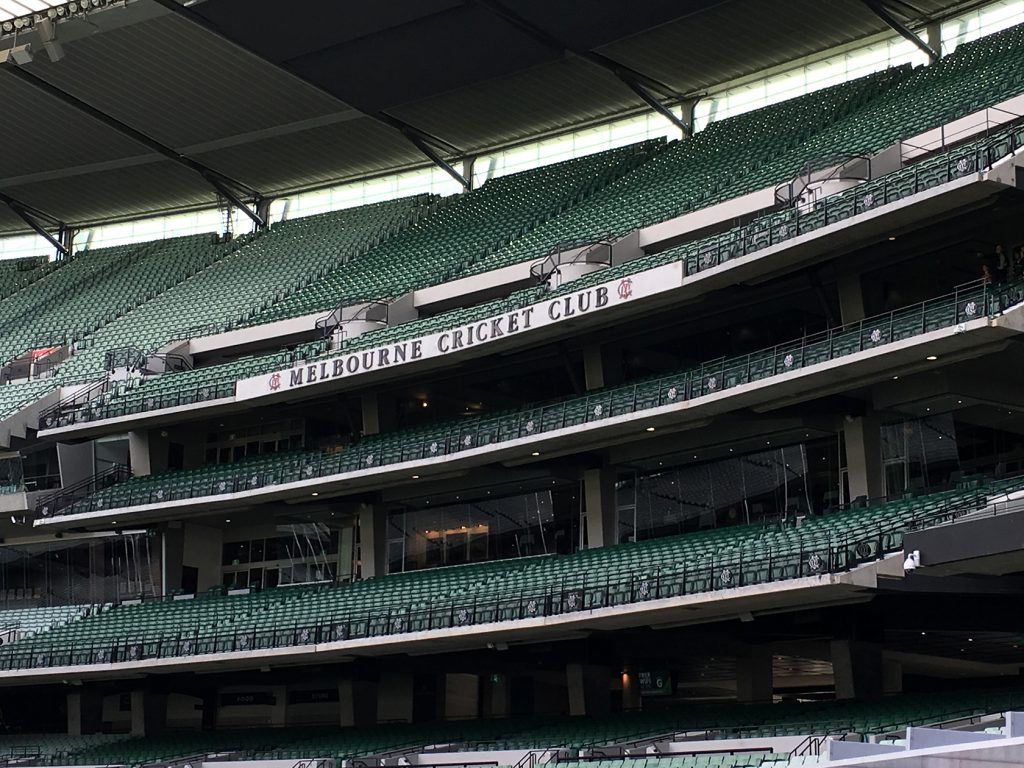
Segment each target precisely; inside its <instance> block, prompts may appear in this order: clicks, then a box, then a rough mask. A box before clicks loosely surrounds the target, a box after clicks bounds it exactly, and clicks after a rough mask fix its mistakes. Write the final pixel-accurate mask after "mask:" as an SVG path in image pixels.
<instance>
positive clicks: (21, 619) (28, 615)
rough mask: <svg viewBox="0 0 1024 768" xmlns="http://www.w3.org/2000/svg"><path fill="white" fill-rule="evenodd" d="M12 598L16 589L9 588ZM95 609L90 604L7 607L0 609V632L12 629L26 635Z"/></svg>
mask: <svg viewBox="0 0 1024 768" xmlns="http://www.w3.org/2000/svg"><path fill="white" fill-rule="evenodd" d="M9 591H10V592H11V593H14V594H12V595H11V597H12V598H14V597H16V596H17V594H16V593H17V590H9ZM95 610H97V608H96V607H95V606H92V605H51V606H39V607H34V608H9V609H3V610H0V632H6V631H8V630H14V631H15V632H16V633H17V635H18V636H19V637H28V636H29V635H34V634H35V633H36V632H40V631H43V630H48V629H53V628H54V627H57V626H60V625H61V624H67V623H69V622H72V621H76V620H78V619H80V618H82V617H83V616H87V615H89V614H90V613H92V612H93V611H95Z"/></svg>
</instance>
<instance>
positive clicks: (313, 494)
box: [309, 491, 320, 496]
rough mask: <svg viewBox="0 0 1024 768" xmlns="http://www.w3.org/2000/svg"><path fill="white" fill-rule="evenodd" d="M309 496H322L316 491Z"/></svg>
mask: <svg viewBox="0 0 1024 768" xmlns="http://www.w3.org/2000/svg"><path fill="white" fill-rule="evenodd" d="M309 495H310V496H319V495H320V494H319V493H317V492H316V491H313V492H312V493H311V494H309Z"/></svg>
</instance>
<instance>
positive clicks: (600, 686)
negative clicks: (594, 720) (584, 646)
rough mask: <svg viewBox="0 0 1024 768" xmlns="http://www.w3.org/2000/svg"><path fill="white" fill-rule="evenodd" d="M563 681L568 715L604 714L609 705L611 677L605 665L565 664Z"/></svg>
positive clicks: (606, 712)
mask: <svg viewBox="0 0 1024 768" xmlns="http://www.w3.org/2000/svg"><path fill="white" fill-rule="evenodd" d="M565 682H566V687H567V688H568V694H569V714H570V715H590V716H599V715H606V714H608V712H609V711H610V709H611V707H610V706H609V704H610V699H611V685H610V682H611V677H610V674H609V671H608V669H607V667H599V666H596V665H594V664H567V665H566V667H565Z"/></svg>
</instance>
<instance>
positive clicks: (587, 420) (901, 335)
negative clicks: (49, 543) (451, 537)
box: [41, 283, 1022, 516]
mask: <svg viewBox="0 0 1024 768" xmlns="http://www.w3.org/2000/svg"><path fill="white" fill-rule="evenodd" d="M1006 297H1009V298H1006ZM1021 300H1022V299H1021V288H1020V286H1003V287H999V288H994V287H992V286H983V285H982V284H980V283H970V284H968V285H966V286H963V287H960V288H958V289H957V290H956V291H955V292H953V293H950V294H947V295H945V296H941V297H938V298H936V299H932V300H929V301H926V302H923V303H921V304H915V305H913V306H911V307H906V308H903V309H899V310H896V311H893V312H889V313H886V314H885V315H881V316H878V317H871V318H866V319H864V320H862V321H859V322H857V323H853V324H850V325H848V326H841V327H838V328H834V329H831V330H829V331H824V332H821V333H818V334H814V335H812V336H805V337H802V338H799V339H795V340H793V341H791V342H788V343H780V344H776V345H775V346H773V347H771V348H769V349H767V350H764V351H761V352H753V353H750V354H747V355H739V356H737V357H732V358H719V359H716V360H711V361H708V362H706V363H703V364H701V365H698V366H693V367H688V368H684V369H682V370H679V371H675V372H673V373H670V374H665V375H660V376H657V377H651V378H648V379H643V380H640V381H635V382H633V381H631V382H627V383H624V384H621V385H616V386H610V387H605V388H603V389H596V390H593V391H591V392H589V393H587V394H586V395H582V396H575V397H571V398H564V399H561V400H555V401H552V402H547V403H535V404H531V405H526V406H524V407H522V408H519V409H515V410H510V411H507V412H504V413H498V414H493V415H491V414H488V415H480V416H474V417H464V418H462V419H459V420H457V421H454V422H443V423H440V424H427V425H424V426H421V427H417V428H413V429H405V430H399V431H395V432H386V433H382V434H378V435H372V436H369V437H365V438H363V439H362V440H361V441H359V442H358V443H356V444H354V445H352V446H349V447H347V448H345V449H344V450H340V451H332V452H330V453H322V452H319V451H298V452H292V453H287V454H281V453H275V454H267V455H262V456H259V457H257V458H254V459H248V460H246V461H242V462H238V463H234V464H212V465H206V466H203V467H198V468H194V469H187V470H181V471H176V472H163V473H158V474H154V475H145V476H139V477H134V478H131V479H129V480H127V481H126V482H122V483H119V484H117V485H113V486H110V487H109V488H106V489H105V490H102V491H100V492H98V493H96V494H93V495H92V496H89V497H86V498H84V499H81V500H79V501H75V502H74V503H73V504H70V505H69V506H66V507H62V508H56V509H54V508H50V507H48V506H46V505H45V502H44V508H43V509H42V510H41V513H42V515H43V516H52V515H67V514H77V513H86V512H94V511H97V510H110V509H117V508H124V507H131V506H138V505H142V504H160V503H166V502H168V501H173V500H177V499H188V498H196V497H204V496H216V495H219V494H225V493H238V492H245V491H251V490H256V489H259V488H262V487H265V486H272V485H279V484H281V483H287V482H294V481H299V480H313V479H315V478H318V477H326V476H331V475H338V474H343V473H348V472H355V471H359V470H363V469H367V468H375V467H382V466H387V465H391V464H398V463H401V462H416V461H420V460H423V459H430V458H436V457H439V456H444V455H448V454H456V453H458V452H460V451H464V450H468V449H475V448H479V447H482V446H487V445H496V444H498V443H502V442H507V441H510V440H518V439H520V438H524V437H533V438H538V437H540V436H541V435H543V434H544V433H546V432H552V431H555V430H560V429H565V428H571V427H575V426H578V425H581V424H591V423H599V422H601V421H604V420H606V419H609V418H613V417H616V416H622V415H624V414H633V413H642V412H643V411H645V410H650V409H655V408H659V407H661V406H666V405H672V404H675V403H682V402H684V401H688V400H692V399H695V398H699V397H703V396H706V395H712V394H717V393H719V392H722V391H725V390H728V389H732V388H734V387H737V386H740V385H743V384H748V383H751V382H756V381H763V380H767V379H769V378H771V377H774V376H778V375H781V374H785V373H789V372H791V371H795V370H797V369H800V368H804V367H807V366H813V365H816V364H821V363H825V362H827V361H829V360H835V359H838V358H841V357H845V356H848V355H853V354H857V353H859V352H861V351H864V350H872V349H881V348H884V347H885V345H886V344H890V343H894V342H898V341H901V340H904V339H908V338H911V337H914V336H917V335H920V334H924V333H927V332H929V331H934V330H937V329H940V328H948V327H952V326H955V325H957V324H959V323H963V322H966V321H968V320H972V319H975V318H978V317H981V316H982V315H984V314H986V313H988V314H992V315H995V314H998V313H999V312H1000V311H1001V310H1002V309H1003V308H1004V307H1005V306H1006V304H1007V303H1008V302H1010V301H1012V302H1019V301H1021ZM123 402H128V403H130V402H131V401H130V400H128V401H123ZM118 406H119V404H118V403H116V402H115V403H112V404H111V405H110V406H108V407H107V410H106V412H107V413H108V414H109V415H119V413H123V412H127V411H120V412H119V411H118Z"/></svg>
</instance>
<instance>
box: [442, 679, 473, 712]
mask: <svg viewBox="0 0 1024 768" xmlns="http://www.w3.org/2000/svg"><path fill="white" fill-rule="evenodd" d="M443 682H444V716H445V719H446V720H454V719H460V720H466V719H469V718H477V717H480V678H479V677H478V676H477V675H473V674H469V673H465V672H448V673H446V674H445V675H444V681H443Z"/></svg>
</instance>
